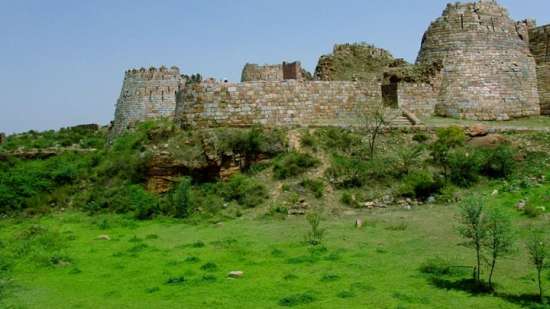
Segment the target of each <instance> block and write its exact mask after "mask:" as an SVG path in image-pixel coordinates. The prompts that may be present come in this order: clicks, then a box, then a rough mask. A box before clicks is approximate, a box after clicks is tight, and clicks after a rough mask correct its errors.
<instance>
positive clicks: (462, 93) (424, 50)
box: [417, 0, 540, 120]
mask: <svg viewBox="0 0 550 309" xmlns="http://www.w3.org/2000/svg"><path fill="white" fill-rule="evenodd" d="M527 32H528V25H527V23H525V22H515V21H513V20H512V19H511V18H510V17H509V16H508V12H507V11H506V9H505V8H503V7H501V6H500V5H498V4H497V3H496V2H495V1H493V0H480V1H478V2H475V3H455V4H449V5H447V8H446V9H445V11H444V12H443V16H442V17H440V18H438V19H437V20H436V21H435V22H433V23H432V24H431V26H430V28H429V29H428V31H427V32H426V33H425V35H424V38H423V40H422V47H421V50H420V54H419V56H418V59H417V63H419V64H429V63H432V62H435V61H437V62H441V63H442V64H443V71H442V81H441V83H442V84H441V88H440V93H439V96H438V103H437V105H436V113H437V114H439V115H442V116H449V117H456V118H466V119H478V120H507V119H510V118H515V117H522V116H530V115H538V114H539V113H540V106H539V99H538V93H537V78H536V66H535V60H534V59H533V57H532V56H531V53H530V51H529V44H528V41H529V39H528V34H527Z"/></svg>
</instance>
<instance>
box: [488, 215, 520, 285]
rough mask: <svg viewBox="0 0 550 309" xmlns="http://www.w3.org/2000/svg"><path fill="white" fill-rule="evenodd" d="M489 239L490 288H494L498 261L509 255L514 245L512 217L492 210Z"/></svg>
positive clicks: (489, 220)
mask: <svg viewBox="0 0 550 309" xmlns="http://www.w3.org/2000/svg"><path fill="white" fill-rule="evenodd" d="M486 223H487V225H486V227H487V239H486V243H485V247H486V248H487V250H488V251H489V252H488V253H489V255H490V258H491V272H490V274H489V288H491V289H492V288H493V274H494V272H495V266H496V263H497V259H498V258H500V257H503V256H505V255H507V254H509V253H510V252H511V250H512V246H513V244H514V237H513V230H512V221H511V220H510V217H509V216H508V215H506V214H505V213H503V212H502V211H501V210H500V209H498V208H493V209H491V210H490V211H489V212H488V214H487V222H486Z"/></svg>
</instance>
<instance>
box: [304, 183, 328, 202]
mask: <svg viewBox="0 0 550 309" xmlns="http://www.w3.org/2000/svg"><path fill="white" fill-rule="evenodd" d="M300 185H301V186H302V187H304V188H305V189H307V190H309V191H311V192H312V193H313V195H314V196H315V197H316V198H321V197H323V191H324V190H325V184H324V183H323V181H321V180H317V179H304V180H302V182H300Z"/></svg>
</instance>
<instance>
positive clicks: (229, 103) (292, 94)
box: [176, 80, 381, 127]
mask: <svg viewBox="0 0 550 309" xmlns="http://www.w3.org/2000/svg"><path fill="white" fill-rule="evenodd" d="M379 102H381V91H380V84H378V83H364V82H343V81H342V82H322V81H292V80H289V81H263V82H245V83H240V84H227V83H201V84H195V85H192V86H190V87H186V88H185V89H184V90H183V92H182V95H181V96H180V100H179V101H178V104H177V108H176V120H177V121H178V122H180V123H181V124H182V125H184V126H190V127H213V126H214V127H215V126H233V127H241V126H251V125H255V124H260V125H265V126H322V125H339V126H347V125H350V123H351V122H353V121H356V120H357V118H358V116H359V115H360V113H361V111H364V110H365V109H366V108H368V106H370V105H372V104H377V103H379Z"/></svg>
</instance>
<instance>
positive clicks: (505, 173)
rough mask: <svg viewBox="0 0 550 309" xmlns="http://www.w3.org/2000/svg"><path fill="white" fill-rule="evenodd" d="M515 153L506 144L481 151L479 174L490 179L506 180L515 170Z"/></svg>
mask: <svg viewBox="0 0 550 309" xmlns="http://www.w3.org/2000/svg"><path fill="white" fill-rule="evenodd" d="M515 156H516V151H515V150H514V149H513V148H512V147H511V146H510V145H507V144H502V145H499V146H498V147H497V148H495V149H486V150H484V151H483V160H482V162H481V173H482V174H483V175H485V176H488V177H491V178H507V177H509V176H510V175H512V173H513V172H514V170H515V169H516V165H517V164H516V160H514V157H515Z"/></svg>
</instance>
